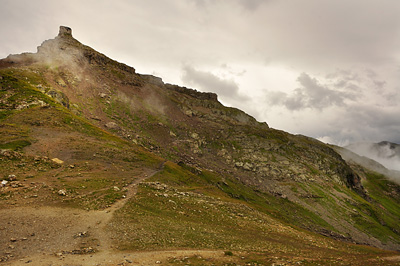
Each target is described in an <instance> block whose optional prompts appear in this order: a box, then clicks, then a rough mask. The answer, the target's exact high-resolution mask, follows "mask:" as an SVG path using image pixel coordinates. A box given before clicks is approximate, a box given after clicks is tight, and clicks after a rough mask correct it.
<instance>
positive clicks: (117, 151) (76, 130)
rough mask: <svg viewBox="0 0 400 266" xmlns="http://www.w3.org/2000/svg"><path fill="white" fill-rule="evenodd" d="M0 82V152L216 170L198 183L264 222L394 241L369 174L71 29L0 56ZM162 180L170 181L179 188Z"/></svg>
mask: <svg viewBox="0 0 400 266" xmlns="http://www.w3.org/2000/svg"><path fill="white" fill-rule="evenodd" d="M0 77H1V78H0V84H1V90H2V94H1V106H0V123H1V126H0V129H2V130H3V131H2V138H1V139H0V140H1V143H2V144H1V145H2V146H3V147H14V146H13V143H15V141H17V142H18V141H19V142H18V143H20V141H27V142H26V143H25V144H26V145H25V146H23V147H22V148H20V149H19V151H20V152H22V151H23V152H25V154H26V155H29V156H39V157H38V158H42V157H49V158H53V157H57V158H59V157H62V158H59V159H61V160H62V161H66V162H67V163H66V164H70V165H74V164H75V163H78V164H79V163H82V162H84V161H86V162H89V163H88V164H91V162H93V164H98V165H101V167H100V168H99V169H103V170H104V171H103V170H101V171H100V170H99V171H98V172H96V173H97V174H98V175H101V174H105V173H106V170H105V169H113V170H112V171H116V172H115V173H117V175H122V176H125V174H124V172H122V170H121V171H117V170H116V169H131V168H132V167H133V166H132V165H137V162H142V163H143V165H152V163H151V162H152V161H157V160H158V159H154V158H162V161H168V162H171V163H175V166H174V167H177V168H171V169H178V168H179V167H180V168H179V169H184V171H188V172H190V174H188V175H192V179H193V180H196V178H200V177H201V178H206V177H207V178H209V177H208V174H210V175H212V176H217V177H218V181H211V179H207V178H206V179H207V180H208V181H207V182H209V183H208V184H207V186H209V187H212V188H215V189H218V191H220V192H218V193H225V194H224V195H228V196H229V197H230V198H231V199H232V200H235V201H241V202H242V203H243V204H246V205H249V206H251V208H255V209H257V210H260V211H263V212H264V213H265V214H267V215H270V216H271V217H274V219H279V220H281V221H284V222H285V223H289V224H292V225H293V226H298V227H303V228H305V229H308V230H311V231H314V232H318V233H320V234H323V235H327V236H330V237H333V238H337V239H342V240H346V241H353V242H356V243H363V244H369V245H374V246H377V247H383V248H390V249H398V248H399V247H400V235H399V233H398V232H399V231H400V227H399V225H398V224H397V223H395V222H393V221H394V220H396V215H397V214H398V207H393V205H392V204H393V202H396V201H397V200H398V199H397V198H395V199H394V200H392V199H390V200H389V201H385V202H386V203H387V202H390V206H385V205H384V203H382V202H381V200H382V198H380V195H381V192H379V191H378V190H374V191H373V193H375V194H371V193H372V190H373V189H371V188H375V187H374V183H373V182H374V181H372V180H375V179H373V178H372V177H371V176H373V175H372V174H371V173H370V172H368V171H367V170H363V171H359V169H357V171H356V170H354V169H353V168H351V167H350V166H349V165H348V164H347V163H346V162H345V161H344V160H343V159H342V157H341V156H340V155H339V154H338V153H336V152H335V151H334V150H333V149H331V148H330V147H328V146H327V145H325V144H323V143H321V142H319V141H317V140H314V139H312V138H308V137H305V136H300V135H292V134H289V133H286V132H283V131H279V130H276V129H272V128H269V127H268V125H267V123H264V122H258V121H256V120H255V119H254V118H253V117H251V116H249V115H248V114H246V113H244V112H243V111H241V110H238V109H235V108H229V107H225V106H223V105H222V104H221V103H220V102H218V99H217V95H216V94H213V93H202V92H198V91H196V90H193V89H189V88H184V87H180V86H177V85H171V84H164V82H163V81H162V79H161V78H158V77H154V76H150V75H142V74H138V73H136V71H135V69H134V68H132V67H129V66H127V65H125V64H121V63H118V62H116V61H113V60H112V59H110V58H108V57H106V56H105V55H103V54H101V53H98V52H96V51H95V50H93V49H92V48H90V47H88V46H85V45H83V44H81V43H80V42H78V41H77V40H75V39H74V38H73V37H72V30H71V29H70V28H67V27H60V33H59V35H58V36H57V37H56V38H55V39H52V40H47V41H45V42H44V43H43V44H42V45H41V46H40V47H38V52H37V53H35V54H21V55H11V56H9V57H7V58H6V59H3V60H0ZM20 106H22V107H20ZM21 110H22V111H21ZM7 132H8V133H7ZM7 134H9V135H7ZM10 134H11V135H12V136H11V135H10ZM91 134H92V135H91ZM100 136H101V138H103V142H101V141H100V140H98V139H96V138H100ZM67 140H68V141H67ZM121 143H124V144H121ZM89 144H90V145H89ZM96 145H97V146H96ZM14 148H15V147H14ZM142 149H143V150H144V151H145V154H147V153H150V154H152V156H154V157H151V158H153V159H149V158H150V157H149V158H148V157H145V156H144V155H143V154H142V153H139V152H138V150H142ZM116 158H118V160H119V161H118V162H119V164H117V163H116V161H114V160H117V159H116ZM144 158H147V159H144ZM39 161H40V160H39ZM4 162H5V161H4ZM40 162H41V161H40ZM132 162H135V163H136V164H133V163H132ZM43 164H45V161H43ZM109 164H110V165H109ZM38 165H39V164H38ZM116 165H118V167H117V166H116ZM122 165H123V166H122ZM143 165H142V166H140V167H142V168H143V167H144V166H143ZM33 166H34V165H33V164H32V167H33ZM4 167H5V166H4ZM82 167H83V166H82ZM135 167H139V166H135ZM83 168H84V167H83ZM3 169H5V168H3ZM43 169H48V170H46V171H50V170H49V169H50V168H43ZM73 169H74V168H69V169H68V171H74V170H73ZM88 169H89V168H88ZM90 169H92V170H87V171H86V172H87V173H89V172H91V171H94V169H95V168H90ZM38 171H39V170H38ZM46 171H44V173H46ZM65 171H67V170H65ZM96 171H97V170H96ZM124 171H128V170H124ZM129 171H130V170H129ZM171 171H172V170H171ZM176 171H178V170H176ZM182 171H183V170H182ZM84 172H85V171H84ZM211 173H212V174H211ZM59 174H61V172H60V173H59ZM52 175H54V173H53V172H52ZM42 176H43V178H47V177H46V175H44V174H43V175H42ZM165 176H170V179H167V181H165V182H171V183H173V185H175V186H178V185H177V184H183V183H185V184H187V183H190V182H189V181H188V180H186V181H182V180H180V179H179V177H177V176H179V175H177V176H173V175H172V174H171V172H170V173H168V174H165ZM49 177H50V175H49ZM195 177H196V178H195ZM118 180H119V179H118ZM121 180H122V179H121ZM168 180H169V181H168ZM177 180H180V181H177ZM212 180H214V179H212ZM115 182H120V181H115ZM174 182H175V183H174ZM193 182H194V181H193ZM202 182H203V181H202ZM385 182H386V181H385ZM234 184H236V185H234ZM365 184H367V185H368V187H369V188H370V189H369V190H366V189H365ZM71 186H72V187H73V185H71ZM198 186H199V185H193V187H194V188H192V189H193V190H196V189H197V188H196V187H198ZM85 187H86V186H85ZM239 187H240V189H239ZM74 189H75V190H76V188H74ZM71 191H73V189H71ZM261 199H262V200H261ZM72 201H73V200H72ZM79 204H81V203H79ZM82 204H83V203H82ZM388 204H389V203H388ZM85 206H86V205H85ZM393 208H394V209H393ZM397 219H398V216H397ZM371 228H372V229H371ZM382 232H384V233H382Z"/></svg>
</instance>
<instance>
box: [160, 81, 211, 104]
mask: <svg viewBox="0 0 400 266" xmlns="http://www.w3.org/2000/svg"><path fill="white" fill-rule="evenodd" d="M165 87H166V88H167V89H169V90H174V91H177V92H179V93H183V94H186V95H189V96H191V97H193V98H196V99H199V100H211V101H218V96H217V94H215V93H212V92H200V91H197V90H194V89H189V88H186V87H180V86H177V85H172V84H168V83H167V84H165Z"/></svg>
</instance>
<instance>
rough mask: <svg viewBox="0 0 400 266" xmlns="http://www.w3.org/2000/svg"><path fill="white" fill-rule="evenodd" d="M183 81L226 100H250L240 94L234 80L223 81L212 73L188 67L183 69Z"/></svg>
mask: <svg viewBox="0 0 400 266" xmlns="http://www.w3.org/2000/svg"><path fill="white" fill-rule="evenodd" d="M182 80H183V81H184V82H185V83H187V84H193V85H194V86H198V87H199V88H200V89H201V90H202V91H212V92H215V93H217V94H218V95H219V96H221V97H222V98H224V99H225V100H228V101H229V100H235V101H237V100H239V101H248V100H249V98H248V97H247V96H245V95H242V94H241V93H240V92H239V86H238V85H237V84H236V83H235V82H234V81H233V80H225V79H222V78H220V77H218V76H216V75H214V74H212V73H210V72H206V71H200V70H196V69H194V68H193V67H191V66H189V65H186V66H184V67H183V76H182Z"/></svg>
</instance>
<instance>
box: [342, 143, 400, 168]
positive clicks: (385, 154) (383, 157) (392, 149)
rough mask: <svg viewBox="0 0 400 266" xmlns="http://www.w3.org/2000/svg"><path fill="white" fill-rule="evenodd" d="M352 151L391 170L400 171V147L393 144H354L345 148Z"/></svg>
mask: <svg viewBox="0 0 400 266" xmlns="http://www.w3.org/2000/svg"><path fill="white" fill-rule="evenodd" d="M345 148H346V149H349V150H350V151H352V152H354V153H356V154H358V155H360V156H365V157H367V158H370V159H372V160H374V161H377V162H378V163H380V164H382V165H383V166H384V167H386V168H387V169H390V170H397V171H400V145H399V144H395V143H391V142H386V141H385V142H379V143H370V142H362V143H354V144H350V145H348V146H346V147H345Z"/></svg>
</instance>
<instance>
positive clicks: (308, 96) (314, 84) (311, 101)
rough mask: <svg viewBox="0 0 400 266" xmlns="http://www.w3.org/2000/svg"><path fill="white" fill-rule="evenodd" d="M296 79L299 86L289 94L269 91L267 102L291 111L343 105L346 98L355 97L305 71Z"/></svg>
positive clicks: (353, 98) (351, 98) (352, 98)
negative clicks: (323, 82) (319, 80)
mask: <svg viewBox="0 0 400 266" xmlns="http://www.w3.org/2000/svg"><path fill="white" fill-rule="evenodd" d="M297 81H298V83H300V85H301V87H300V88H297V89H295V90H294V91H293V92H292V93H290V94H288V93H283V92H269V93H268V95H267V101H268V103H269V104H271V105H284V106H285V107H286V108H287V109H289V110H291V111H296V110H301V109H304V108H311V109H318V110H321V109H325V108H328V107H331V106H333V105H336V106H344V105H345V102H346V100H355V99H356V98H357V96H356V95H355V94H354V93H352V92H348V91H343V90H339V89H338V88H334V89H331V88H329V87H328V86H326V85H322V84H321V83H320V82H318V80H317V79H316V78H312V77H310V76H309V75H308V74H306V73H302V74H301V75H300V76H299V77H298V78H297ZM342 82H345V81H342ZM343 85H345V84H343ZM270 94H271V95H270Z"/></svg>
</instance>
